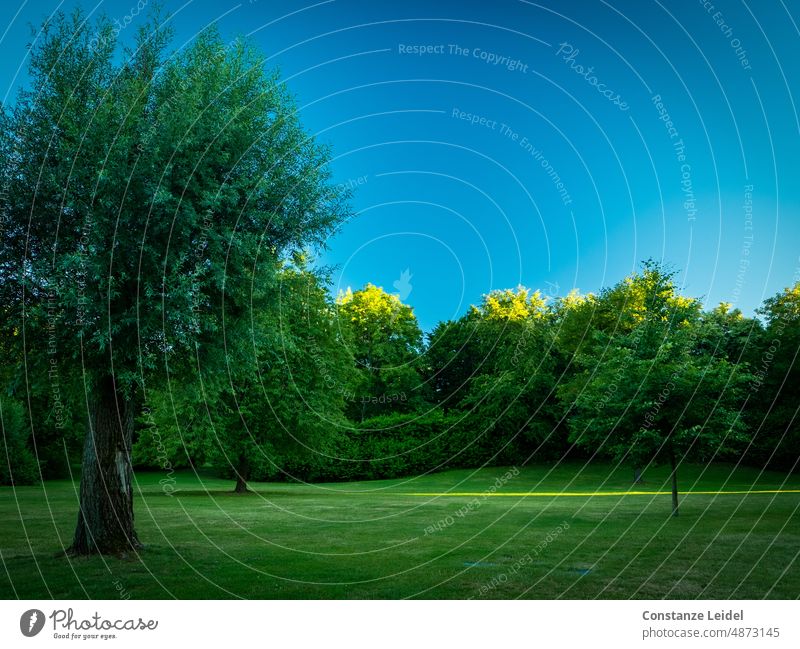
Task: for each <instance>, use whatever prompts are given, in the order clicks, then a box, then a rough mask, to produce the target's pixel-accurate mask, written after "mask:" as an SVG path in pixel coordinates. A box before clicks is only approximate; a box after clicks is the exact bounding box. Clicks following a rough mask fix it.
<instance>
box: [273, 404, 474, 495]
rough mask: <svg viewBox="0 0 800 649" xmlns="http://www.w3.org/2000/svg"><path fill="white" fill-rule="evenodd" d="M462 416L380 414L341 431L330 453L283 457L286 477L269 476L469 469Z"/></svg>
mask: <svg viewBox="0 0 800 649" xmlns="http://www.w3.org/2000/svg"><path fill="white" fill-rule="evenodd" d="M466 430H467V429H466V426H465V420H463V418H462V416H461V415H460V414H459V413H447V414H445V413H444V412H442V411H441V410H435V411H433V412H430V413H427V414H423V415H421V414H418V413H417V414H414V413H393V414H389V415H380V416H378V417H373V418H371V419H367V420H365V421H364V422H361V423H359V424H355V425H354V426H353V428H352V429H349V430H340V431H339V432H338V433H336V434H335V435H333V436H332V437H331V439H330V444H329V447H328V448H327V449H324V450H323V451H322V452H321V453H315V454H307V455H306V456H304V457H295V458H283V459H278V460H277V461H276V463H277V464H278V465H279V466H280V467H281V468H282V469H283V471H284V472H285V473H283V474H282V475H273V476H270V477H274V478H278V479H282V478H283V479H286V477H287V476H290V477H291V478H293V479H295V480H305V481H309V482H325V481H328V482H338V481H349V480H377V479H388V478H399V477H403V476H408V475H420V474H423V473H428V472H431V471H441V470H442V469H445V468H453V467H460V466H468V465H469V463H471V462H474V461H475V457H474V454H472V453H470V452H469V449H466V450H465V447H466V446H468V442H469V441H470V440H469V435H468V434H467V432H466Z"/></svg>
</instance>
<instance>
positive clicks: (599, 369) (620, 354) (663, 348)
mask: <svg viewBox="0 0 800 649" xmlns="http://www.w3.org/2000/svg"><path fill="white" fill-rule="evenodd" d="M631 281H633V282H634V283H638V284H639V285H640V286H641V287H642V288H643V289H644V290H643V293H642V300H641V305H642V306H641V308H638V309H637V310H636V312H635V324H634V325H633V326H632V327H631V328H630V330H629V331H625V332H624V333H618V334H615V335H608V334H604V333H602V332H598V333H596V334H595V335H596V337H597V343H598V344H597V345H595V346H594V347H593V348H592V351H591V353H585V354H582V355H580V356H579V357H578V358H577V359H576V363H577V365H578V367H579V369H580V371H579V372H578V374H577V375H576V376H575V377H574V379H573V380H572V381H569V382H567V383H565V384H564V385H563V386H562V387H561V388H560V390H559V393H560V397H561V398H562V399H563V400H564V402H565V405H566V407H568V408H569V409H570V419H569V425H570V431H571V436H570V437H571V439H572V441H574V442H575V443H577V444H578V445H580V446H583V447H585V448H587V449H589V450H591V451H593V452H594V453H596V454H605V455H609V456H611V457H613V458H615V459H617V460H623V459H625V460H628V461H632V462H633V464H634V465H635V466H636V465H641V464H642V463H645V462H647V463H651V462H659V461H666V462H668V463H669V465H670V478H671V483H672V485H671V486H672V513H673V515H674V516H677V515H678V466H679V464H680V462H681V461H683V460H684V459H687V458H691V457H697V458H701V459H710V458H713V457H719V456H723V457H724V456H725V454H726V453H728V452H730V451H732V450H734V449H740V448H741V447H742V444H743V443H744V442H745V441H746V440H747V435H746V432H745V426H744V424H743V422H742V419H741V417H740V416H739V411H740V408H741V405H742V403H743V400H744V394H743V393H744V388H745V387H746V386H747V384H748V382H749V380H750V378H751V377H750V376H749V375H748V374H747V373H746V372H745V371H744V369H742V368H740V367H738V366H736V365H734V364H731V363H730V362H728V361H727V360H726V359H724V358H719V357H716V356H714V355H711V354H707V353H703V352H701V351H698V349H697V344H696V342H697V341H696V333H697V332H696V327H697V325H698V320H699V314H700V306H699V303H698V302H697V301H695V300H690V299H687V298H683V297H681V296H680V295H678V294H677V293H676V291H675V286H674V282H673V274H672V273H669V272H667V271H665V270H664V269H663V268H662V267H660V266H659V265H657V264H654V263H652V262H649V263H647V264H645V267H644V270H643V272H642V274H641V275H640V276H638V277H634V278H632V280H631V279H629V280H626V282H631Z"/></svg>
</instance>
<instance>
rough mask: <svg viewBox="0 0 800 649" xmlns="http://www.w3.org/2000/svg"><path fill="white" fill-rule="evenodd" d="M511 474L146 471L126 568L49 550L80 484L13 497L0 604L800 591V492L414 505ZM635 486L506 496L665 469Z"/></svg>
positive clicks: (598, 469) (532, 480) (603, 473)
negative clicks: (249, 475)
mask: <svg viewBox="0 0 800 649" xmlns="http://www.w3.org/2000/svg"><path fill="white" fill-rule="evenodd" d="M507 471H508V469H505V468H494V469H482V470H478V471H465V470H459V471H448V472H444V473H440V474H436V475H432V476H424V477H419V478H410V479H405V480H387V481H376V482H360V483H346V484H330V485H289V484H272V483H270V484H267V483H257V484H254V485H253V487H254V489H255V492H254V493H251V494H247V495H243V496H242V495H239V496H237V495H234V494H233V493H231V489H232V487H233V485H232V483H231V482H228V481H222V480H218V479H214V478H208V477H205V476H196V475H194V474H190V473H184V474H179V475H177V476H176V482H175V484H174V487H175V489H176V490H175V492H174V493H172V494H171V495H169V494H167V493H165V492H164V490H163V489H162V487H161V485H160V484H159V479H161V478H163V477H164V476H163V475H160V474H146V473H145V474H138V475H137V476H136V480H137V488H138V490H139V494H138V495H137V499H136V517H137V528H138V531H139V535H140V538H141V540H142V541H143V542H144V543H145V546H146V547H145V549H144V550H143V551H142V552H141V553H140V555H139V556H136V557H128V558H107V557H106V558H104V557H92V558H88V559H86V558H81V559H65V558H57V557H55V556H54V555H55V553H56V552H57V551H58V550H59V549H61V548H62V546H63V545H66V544H68V543H69V540H70V538H71V534H72V531H73V526H74V522H75V516H76V511H77V485H76V484H73V483H72V482H69V481H52V482H47V483H46V484H45V485H44V486H43V487H24V488H20V489H16V490H13V489H11V488H2V489H0V551H1V552H2V563H3V565H4V569H3V570H2V571H0V597H3V598H13V597H20V598H31V599H36V598H45V597H55V598H85V597H91V598H109V599H115V598H118V597H130V598H168V597H177V598H190V599H200V598H229V597H248V598H406V597H422V598H482V597H488V598H516V597H525V598H595V597H600V598H629V597H637V598H662V597H669V598H696V597H701V598H720V599H725V598H762V597H771V598H796V597H798V596H800V559H799V558H798V550H799V549H800V511H799V508H800V493H789V492H787V493H779V494H768V493H761V494H741V493H740V494H735V493H730V494H729V493H725V494H719V495H716V494H699V493H697V494H687V495H685V496H683V497H682V499H681V515H680V517H678V518H677V519H673V518H671V517H670V499H669V496H668V495H605V496H602V497H601V496H595V497H591V496H569V497H559V496H539V497H526V496H508V497H487V498H484V497H483V496H482V495H479V496H472V495H471V496H459V495H455V496H417V495H410V494H419V493H428V494H441V493H447V492H451V493H453V492H455V493H469V494H475V493H477V494H484V493H487V490H490V489H491V488H492V485H493V484H495V481H496V480H497V478H500V477H501V476H503V475H504V474H506V475H508V474H507ZM630 480H631V472H630V471H629V470H627V469H626V470H612V469H611V467H609V466H606V465H592V466H589V467H583V466H582V465H578V464H565V465H561V466H559V467H558V468H555V469H552V468H550V467H530V468H525V469H521V470H520V471H519V474H518V475H516V476H513V477H511V479H510V480H507V481H506V482H505V484H503V485H502V486H501V487H499V488H498V489H497V493H508V494H512V493H513V494H516V493H526V492H528V491H535V492H557V493H561V492H595V491H600V492H609V491H611V492H613V491H627V490H631V489H634V488H635V489H636V490H637V491H662V490H667V489H668V486H667V473H666V470H665V469H654V470H651V471H649V472H648V473H647V474H646V475H645V480H646V483H645V484H644V485H637V486H636V487H633V486H632V485H631V484H630ZM501 482H503V481H502V480H501ZM681 488H682V489H684V490H686V491H695V492H699V491H706V492H707V491H719V490H723V491H748V490H750V489H758V490H774V489H784V490H792V489H795V490H797V489H800V476H790V477H786V476H784V475H781V474H777V473H764V474H761V475H759V471H757V470H753V469H747V468H745V469H737V470H735V471H732V469H731V468H730V467H726V466H712V467H707V468H704V467H699V466H687V467H682V469H681ZM565 524H566V525H565ZM559 526H560V527H561V530H562V531H560V532H559V531H558V530H559ZM567 526H568V527H567ZM548 535H549V536H548Z"/></svg>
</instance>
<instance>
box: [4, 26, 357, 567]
mask: <svg viewBox="0 0 800 649" xmlns="http://www.w3.org/2000/svg"><path fill="white" fill-rule="evenodd" d="M167 22H168V21H164V22H160V19H159V16H158V15H154V16H153V17H152V19H150V20H149V22H148V23H147V24H146V26H145V27H144V28H143V29H141V30H140V31H139V33H138V36H137V38H136V39H135V43H134V44H133V46H132V47H131V48H130V49H124V50H121V49H120V48H119V47H118V44H117V42H116V39H115V32H114V29H113V26H112V24H111V23H110V22H108V21H107V20H100V21H99V22H97V23H95V24H92V23H91V22H90V21H88V20H87V19H86V18H85V16H83V15H81V14H80V13H77V12H76V13H74V14H72V15H70V16H63V15H59V16H57V17H55V18H52V19H51V20H49V21H48V22H47V23H46V24H45V25H44V26H43V29H42V33H41V35H40V36H39V38H38V39H37V40H36V42H35V44H34V46H33V48H32V49H31V51H30V55H29V60H30V68H29V75H30V81H31V83H30V88H29V89H26V90H23V91H22V92H20V93H19V95H18V97H17V101H16V103H15V105H14V106H13V107H12V108H11V109H10V111H9V113H8V116H7V119H5V120H4V122H3V126H4V130H3V134H2V139H3V147H2V149H3V151H4V152H6V153H4V155H3V157H2V161H3V170H2V176H3V178H6V179H8V182H7V183H6V185H7V192H6V193H7V201H6V219H7V228H6V233H5V236H4V238H3V244H2V245H3V249H2V255H1V256H0V272H2V274H1V275H0V290H2V293H3V300H4V304H7V305H10V307H9V308H10V309H11V311H12V316H13V317H14V319H15V322H16V323H17V326H18V327H19V329H20V331H21V335H22V336H23V339H24V341H26V347H25V350H24V353H25V358H26V362H27V363H28V365H29V369H30V372H29V375H30V376H31V377H32V380H34V381H35V380H39V381H46V380H47V378H46V372H47V368H48V367H49V366H50V364H51V363H52V362H55V363H58V364H60V365H62V366H80V368H81V374H82V376H81V380H82V382H83V385H84V386H85V393H86V401H87V402H88V409H87V412H86V419H87V424H88V430H87V435H86V442H85V446H84V453H83V467H82V473H81V487H80V511H79V515H78V523H77V527H76V531H75V536H74V540H73V543H72V547H71V552H73V553H77V554H87V553H93V552H100V553H118V552H125V551H129V550H133V549H136V548H137V547H138V546H139V542H138V539H137V535H136V532H135V529H134V521H133V486H134V485H133V484H132V471H131V462H130V449H131V437H132V430H133V425H134V420H135V417H136V415H137V413H138V412H139V410H140V407H141V406H142V404H143V403H144V404H146V401H147V392H146V389H145V385H146V381H147V380H148V377H149V376H150V375H151V374H153V373H155V372H156V371H160V372H161V373H162V375H168V377H169V379H168V380H180V377H181V376H182V375H184V374H187V373H188V374H191V373H193V372H196V371H197V368H202V371H203V372H204V373H205V374H214V373H215V372H216V370H214V368H216V367H219V371H220V373H224V366H225V364H226V362H227V360H228V359H229V358H230V357H231V356H232V355H234V356H235V354H236V351H235V350H236V349H237V348H238V347H240V346H244V345H247V344H248V343H249V342H250V341H249V336H248V328H249V325H250V317H249V316H248V314H249V313H251V312H252V311H253V310H260V309H262V308H269V307H270V305H269V304H268V303H267V302H266V299H265V298H266V295H265V292H263V291H259V290H258V283H259V281H260V279H261V278H262V277H263V276H264V275H265V274H266V275H268V274H269V273H271V272H272V269H273V268H274V259H275V258H276V257H280V256H281V255H283V254H284V252H285V251H287V250H289V249H292V248H294V247H299V246H304V245H308V244H315V243H319V242H321V241H323V240H324V239H325V238H326V237H327V236H328V234H329V233H330V232H331V231H332V229H334V228H335V227H336V226H337V224H338V223H340V222H341V221H342V220H343V219H344V218H346V216H347V210H346V202H345V201H344V197H343V196H342V195H341V192H340V191H339V190H337V189H336V188H335V186H334V185H332V183H330V182H329V170H328V166H327V164H328V161H329V154H328V152H327V150H326V149H325V148H324V147H321V146H319V145H317V144H316V143H315V142H314V140H313V139H312V138H311V137H309V136H308V134H307V133H306V132H305V131H304V130H303V129H302V127H301V125H300V124H299V121H298V118H297V114H296V107H295V104H294V102H293V101H292V99H291V97H290V96H289V95H288V93H287V91H286V89H285V87H284V86H283V85H282V84H281V83H280V82H279V79H278V77H277V74H275V73H272V72H268V71H265V70H267V68H266V65H265V63H266V62H265V59H264V57H263V56H262V55H261V54H260V53H258V52H257V51H255V50H254V49H253V48H252V47H250V46H249V45H248V44H247V43H245V42H241V41H236V42H234V43H233V44H231V45H229V46H225V45H224V44H223V42H222V40H221V38H220V37H219V35H218V34H217V33H216V32H214V30H213V29H208V30H204V31H203V32H201V33H200V34H199V35H198V36H197V37H196V38H195V40H194V41H193V42H192V43H191V44H190V45H188V46H186V47H184V48H182V49H181V50H180V51H178V52H176V53H172V54H169V53H168V52H167V47H168V43H169V41H170V34H169V31H168V30H167V29H165V28H164V27H163V25H164V24H167ZM42 337H46V338H47V339H48V341H49V343H50V346H49V349H48V353H47V354H44V353H42V351H41V349H42V347H41V345H38V344H36V343H35V342H34V341H36V340H39V339H41V338H42ZM250 344H251V343H250Z"/></svg>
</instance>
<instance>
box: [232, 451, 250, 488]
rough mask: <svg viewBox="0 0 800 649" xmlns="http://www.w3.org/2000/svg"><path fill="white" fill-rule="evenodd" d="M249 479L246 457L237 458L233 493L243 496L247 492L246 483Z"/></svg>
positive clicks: (248, 465) (248, 462) (248, 464)
mask: <svg viewBox="0 0 800 649" xmlns="http://www.w3.org/2000/svg"><path fill="white" fill-rule="evenodd" d="M249 479H250V461H249V460H248V459H247V456H245V455H240V456H239V466H238V467H237V469H236V487H235V488H234V490H233V491H234V492H235V493H237V494H244V493H247V492H248V489H247V481H248V480H249Z"/></svg>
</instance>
